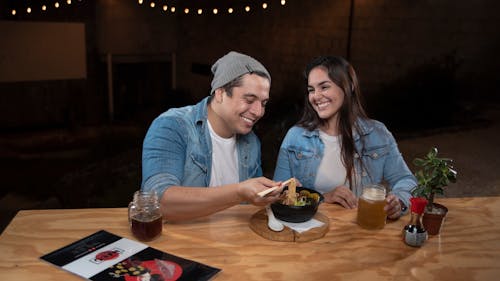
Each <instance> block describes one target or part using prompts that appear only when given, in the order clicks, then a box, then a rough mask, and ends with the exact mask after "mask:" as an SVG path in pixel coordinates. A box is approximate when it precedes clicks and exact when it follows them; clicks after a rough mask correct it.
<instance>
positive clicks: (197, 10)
mask: <svg viewBox="0 0 500 281" xmlns="http://www.w3.org/2000/svg"><path fill="white" fill-rule="evenodd" d="M155 1H156V2H159V1H162V2H166V3H169V6H170V12H171V13H175V11H176V9H177V8H180V9H181V11H183V14H184V15H203V14H210V12H208V13H207V11H212V14H213V15H219V14H221V13H222V14H223V13H224V11H225V13H227V14H241V13H251V12H257V11H259V10H267V9H269V8H271V7H277V6H280V5H281V6H285V5H286V3H287V2H286V0H261V1H258V0H257V1H252V3H251V4H250V3H248V2H249V1H243V0H238V1H236V0H234V1H231V3H232V4H231V6H229V7H227V6H226V7H213V6H212V7H210V6H211V5H210V4H209V3H208V1H173V0H146V3H147V2H149V3H150V6H151V7H152V8H154V7H155V4H154V3H155ZM137 2H138V3H139V5H142V4H143V3H144V2H145V1H144V0H137ZM213 2H217V1H213ZM245 2H247V3H245ZM193 3H201V4H193ZM197 5H198V7H197ZM218 5H221V4H220V3H219V4H218ZM159 6H160V5H159ZM162 9H163V11H165V12H167V10H168V7H167V5H163V6H162ZM204 12H205V13H204Z"/></svg>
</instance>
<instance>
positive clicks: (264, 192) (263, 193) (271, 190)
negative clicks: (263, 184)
mask: <svg viewBox="0 0 500 281" xmlns="http://www.w3.org/2000/svg"><path fill="white" fill-rule="evenodd" d="M292 179H293V178H292ZM292 179H288V180H286V181H284V182H282V183H281V184H280V185H277V186H273V187H270V188H268V189H266V190H263V191H261V192H259V193H257V194H258V195H259V196H260V197H264V196H266V195H267V194H269V193H271V192H273V191H275V190H276V189H279V188H281V187H285V186H287V185H288V184H289V183H290V182H291V181H292Z"/></svg>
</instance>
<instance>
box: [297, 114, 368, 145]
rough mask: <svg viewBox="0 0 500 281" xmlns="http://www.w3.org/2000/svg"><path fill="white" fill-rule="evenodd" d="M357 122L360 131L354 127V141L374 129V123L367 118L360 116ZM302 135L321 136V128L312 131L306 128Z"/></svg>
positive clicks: (309, 136)
mask: <svg viewBox="0 0 500 281" xmlns="http://www.w3.org/2000/svg"><path fill="white" fill-rule="evenodd" d="M356 122H357V124H358V127H359V130H360V131H359V132H358V131H357V130H356V129H353V131H352V133H353V138H354V141H357V140H359V138H360V137H361V136H365V135H368V134H369V133H370V132H371V131H373V125H371V124H370V123H369V122H368V121H367V120H365V119H362V118H358V120H357V121H356ZM302 135H303V136H305V137H308V138H312V137H319V129H315V130H312V131H309V130H304V132H303V133H302Z"/></svg>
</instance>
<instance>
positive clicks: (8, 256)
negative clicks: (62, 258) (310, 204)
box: [0, 197, 500, 281]
mask: <svg viewBox="0 0 500 281" xmlns="http://www.w3.org/2000/svg"><path fill="white" fill-rule="evenodd" d="M438 202H439V203H442V204H444V205H446V206H447V207H448V209H449V213H448V216H447V218H446V221H445V225H444V227H443V229H442V232H441V234H440V235H437V236H432V237H430V239H429V240H428V241H426V243H425V244H424V246H423V247H421V248H413V247H409V246H407V245H405V244H404V243H403V242H402V240H401V230H402V228H403V226H404V225H405V224H406V223H407V222H408V221H409V216H405V217H403V218H401V219H400V220H398V221H396V222H391V223H389V224H387V225H386V227H385V228H384V229H383V230H377V231H369V230H363V229H361V228H360V227H358V226H357V225H356V223H355V218H356V210H346V209H343V208H341V207H339V206H337V205H330V204H322V205H321V206H320V211H321V212H322V213H323V214H325V215H327V216H328V217H329V218H330V230H329V232H328V233H327V234H326V235H325V237H323V238H321V239H318V240H315V241H310V242H304V243H296V242H276V241H270V240H266V239H264V238H262V237H261V236H259V235H257V234H255V233H254V232H253V231H252V230H251V229H250V228H249V224H248V222H249V219H250V217H251V216H252V215H253V214H254V213H255V212H257V211H258V210H259V208H257V207H255V206H250V205H240V206H235V207H232V208H229V209H227V210H225V211H223V212H220V213H218V214H215V215H212V216H209V217H206V218H202V219H198V220H195V221H191V222H188V223H181V224H166V225H165V226H164V229H163V235H162V236H161V237H160V238H158V239H157V240H155V241H153V242H149V243H147V244H148V245H150V246H151V247H154V248H157V249H160V250H163V251H166V252H169V253H171V254H174V255H177V256H181V257H184V258H188V259H193V260H196V261H199V262H202V263H206V264H208V265H212V266H215V267H219V268H221V269H222V270H223V271H222V272H221V273H219V274H218V275H217V276H216V277H215V280H426V281H430V280H497V279H496V278H498V276H500V197H483V198H451V199H441V198H440V199H439V200H438ZM100 229H104V230H107V231H109V232H112V233H114V234H117V235H120V236H123V237H126V238H131V239H133V237H132V235H131V233H130V231H129V229H128V221H127V210H126V209H125V208H116V209H78V210H27V211H20V212H19V213H18V214H17V215H16V217H15V218H14V219H13V221H12V222H11V223H10V224H9V226H8V227H7V228H6V229H5V231H4V232H3V233H2V235H1V236H0V272H1V276H2V277H1V279H2V280H37V281H38V280H81V279H80V278H79V277H77V276H76V275H72V274H70V273H68V272H66V271H63V270H61V269H59V268H57V267H55V266H52V265H49V264H48V263H46V262H44V261H41V260H40V259H39V257H40V256H42V255H43V254H46V253H48V252H51V251H53V250H55V249H57V248H59V247H62V246H64V245H67V244H69V243H71V242H74V241H75V240H77V239H80V238H82V237H85V236H87V235H89V234H92V233H93V232H95V231H97V230H100Z"/></svg>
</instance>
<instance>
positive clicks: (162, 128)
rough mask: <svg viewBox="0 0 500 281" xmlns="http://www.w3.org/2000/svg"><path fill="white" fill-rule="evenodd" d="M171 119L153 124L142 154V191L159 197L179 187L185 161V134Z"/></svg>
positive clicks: (145, 139)
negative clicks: (150, 192) (176, 186)
mask: <svg viewBox="0 0 500 281" xmlns="http://www.w3.org/2000/svg"><path fill="white" fill-rule="evenodd" d="M179 122H180V121H178V120H177V119H175V118H173V117H161V116H160V117H158V118H157V119H155V120H154V121H153V123H152V124H151V126H150V128H149V129H148V132H147V133H146V137H145V138H144V143H143V151H142V184H141V187H142V189H144V190H155V191H156V192H157V194H158V195H159V196H162V195H163V192H165V190H166V189H167V188H168V187H169V186H173V185H180V183H181V179H182V177H183V173H184V163H185V161H186V159H185V155H186V145H185V144H186V142H187V139H186V135H187V134H186V133H183V132H182V130H183V126H182V125H181V124H179Z"/></svg>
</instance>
